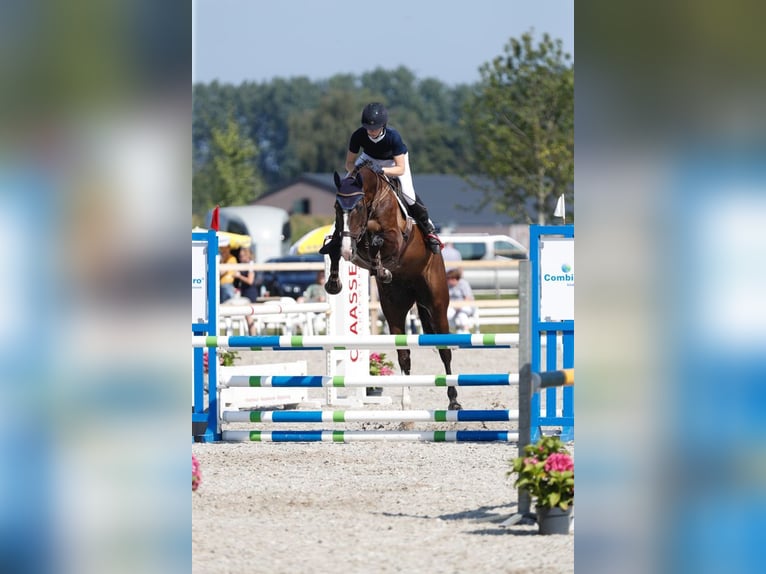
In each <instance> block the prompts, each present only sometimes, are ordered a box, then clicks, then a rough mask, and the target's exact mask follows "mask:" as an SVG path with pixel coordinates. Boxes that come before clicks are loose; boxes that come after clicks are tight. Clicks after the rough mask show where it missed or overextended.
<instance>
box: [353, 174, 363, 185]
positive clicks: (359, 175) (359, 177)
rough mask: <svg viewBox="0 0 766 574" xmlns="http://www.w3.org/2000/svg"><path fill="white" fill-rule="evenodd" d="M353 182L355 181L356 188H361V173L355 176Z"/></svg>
mask: <svg viewBox="0 0 766 574" xmlns="http://www.w3.org/2000/svg"><path fill="white" fill-rule="evenodd" d="M355 181H356V186H357V187H362V174H361V173H357V174H356V180H355Z"/></svg>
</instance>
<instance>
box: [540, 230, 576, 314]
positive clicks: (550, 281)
mask: <svg viewBox="0 0 766 574" xmlns="http://www.w3.org/2000/svg"><path fill="white" fill-rule="evenodd" d="M539 319H540V320H541V321H574V238H572V237H541V238H540V317H539Z"/></svg>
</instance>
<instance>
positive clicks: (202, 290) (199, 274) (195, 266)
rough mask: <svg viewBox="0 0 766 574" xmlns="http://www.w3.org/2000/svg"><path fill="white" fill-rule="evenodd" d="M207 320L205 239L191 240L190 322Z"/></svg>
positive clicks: (205, 321) (204, 321)
mask: <svg viewBox="0 0 766 574" xmlns="http://www.w3.org/2000/svg"><path fill="white" fill-rule="evenodd" d="M207 321H208V315H207V241H192V324H194V323H207Z"/></svg>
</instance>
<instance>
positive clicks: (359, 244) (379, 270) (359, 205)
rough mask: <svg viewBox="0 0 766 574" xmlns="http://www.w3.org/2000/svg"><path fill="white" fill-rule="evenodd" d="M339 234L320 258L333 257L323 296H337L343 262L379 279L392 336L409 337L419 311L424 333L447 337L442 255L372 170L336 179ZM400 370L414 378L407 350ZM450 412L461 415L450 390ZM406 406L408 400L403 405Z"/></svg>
mask: <svg viewBox="0 0 766 574" xmlns="http://www.w3.org/2000/svg"><path fill="white" fill-rule="evenodd" d="M334 179H335V187H336V188H337V193H336V196H335V231H334V232H333V235H332V236H331V238H330V240H329V241H328V242H327V243H326V244H325V245H324V246H323V247H322V249H321V250H320V253H324V254H327V255H329V256H330V276H329V278H328V279H327V281H326V282H325V290H326V291H327V293H329V294H330V295H337V294H338V293H340V291H341V289H342V285H341V281H340V277H339V276H338V268H339V261H340V258H341V256H342V257H343V258H344V259H345V260H346V261H349V262H351V263H354V264H355V265H357V266H359V267H362V268H363V269H367V270H368V271H370V274H371V275H372V276H373V277H375V282H376V284H377V286H378V294H379V297H380V306H381V309H382V310H383V316H384V317H385V318H386V323H388V329H389V331H390V333H391V334H393V335H398V334H403V333H405V327H406V319H407V313H408V312H409V310H410V309H411V308H412V305H413V304H416V305H417V308H418V315H419V316H420V322H421V324H422V325H423V332H425V333H429V334H435V333H449V332H450V331H449V322H448V320H447V308H448V307H449V290H448V287H447V277H446V272H445V269H444V260H443V259H442V256H441V253H436V254H435V253H433V252H431V250H430V249H429V247H428V244H427V242H426V240H425V237H424V235H423V232H422V231H421V230H420V228H419V227H418V226H417V225H414V224H413V220H412V218H410V217H408V216H407V215H406V213H405V211H404V207H403V206H402V205H401V204H400V202H399V200H398V199H397V197H396V192H395V191H394V188H393V186H392V184H391V183H390V182H389V181H388V180H387V179H386V177H385V176H384V175H383V174H382V172H379V171H377V170H374V169H373V168H372V167H371V166H369V165H362V166H359V167H357V168H355V169H354V171H352V172H351V173H350V174H349V175H348V176H347V177H345V178H343V179H341V177H340V176H339V175H338V173H337V172H335V173H334ZM439 357H440V358H441V361H442V364H443V365H444V369H445V371H446V374H448V375H451V374H452V369H451V364H452V351H451V350H450V349H439ZM397 358H398V361H399V368H400V369H401V371H402V373H404V374H405V375H409V374H410V368H411V361H410V350H409V349H397ZM447 397H448V399H449V409H450V410H460V409H461V408H462V406H461V405H460V403H459V402H458V400H457V389H456V388H455V387H447ZM403 402H404V400H403Z"/></svg>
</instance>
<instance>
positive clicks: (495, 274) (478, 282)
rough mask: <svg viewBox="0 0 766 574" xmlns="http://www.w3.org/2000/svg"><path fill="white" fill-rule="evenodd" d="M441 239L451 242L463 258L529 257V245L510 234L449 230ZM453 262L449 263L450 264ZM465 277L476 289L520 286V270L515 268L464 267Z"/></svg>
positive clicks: (490, 259) (472, 259) (514, 287)
mask: <svg viewBox="0 0 766 574" xmlns="http://www.w3.org/2000/svg"><path fill="white" fill-rule="evenodd" d="M439 239H441V240H442V242H443V243H444V244H447V243H451V244H452V245H454V247H455V249H457V250H458V251H459V252H460V255H461V256H462V258H463V261H508V260H514V259H516V260H518V259H527V257H528V252H527V249H526V247H524V246H523V245H522V244H521V243H519V242H518V241H516V240H515V239H513V238H512V237H509V236H507V235H494V234H490V233H454V234H452V233H445V234H440V235H439ZM448 265H449V264H448ZM463 278H464V279H466V281H468V283H470V284H471V287H472V288H473V289H495V290H507V289H518V288H519V271H518V269H517V268H514V269H464V270H463Z"/></svg>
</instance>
